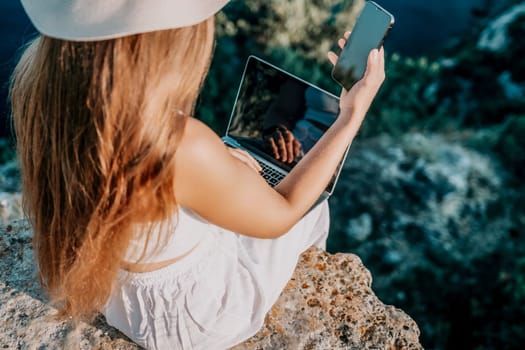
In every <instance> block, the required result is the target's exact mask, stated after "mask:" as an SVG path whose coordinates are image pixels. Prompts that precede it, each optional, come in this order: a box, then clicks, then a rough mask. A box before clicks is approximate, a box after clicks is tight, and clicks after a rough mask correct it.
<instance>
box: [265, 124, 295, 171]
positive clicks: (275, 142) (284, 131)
mask: <svg viewBox="0 0 525 350" xmlns="http://www.w3.org/2000/svg"><path fill="white" fill-rule="evenodd" d="M263 139H264V140H265V141H266V142H267V143H268V144H269V146H270V148H271V149H272V153H273V156H274V157H275V159H277V160H280V161H281V162H283V163H292V162H293V161H295V160H296V159H297V158H298V157H299V156H300V155H301V143H300V142H299V141H298V140H297V139H296V138H295V136H294V134H293V133H292V132H291V131H290V130H289V129H288V128H287V127H286V126H284V125H282V124H281V125H278V126H276V127H274V128H273V130H272V131H271V132H270V133H268V134H267V135H265V136H263Z"/></svg>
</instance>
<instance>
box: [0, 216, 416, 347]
mask: <svg viewBox="0 0 525 350" xmlns="http://www.w3.org/2000/svg"><path fill="white" fill-rule="evenodd" d="M31 237H32V233H31V229H30V227H29V225H28V224H27V222H25V221H22V220H19V221H13V222H12V223H11V224H9V225H4V226H2V227H1V228H0V348H3V349H70V348H75V349H138V348H139V347H138V346H137V345H135V344H134V343H132V342H131V341H130V340H129V339H127V338H126V337H125V336H124V335H123V334H121V333H120V332H118V331H117V330H115V329H114V328H112V327H110V326H108V325H107V324H106V323H105V321H104V318H103V317H102V316H100V317H99V318H97V319H96V320H95V322H93V324H91V325H88V324H81V325H80V326H79V327H78V328H76V329H73V328H72V327H71V325H70V324H69V323H68V322H65V321H57V320H54V319H53V314H54V312H55V310H54V309H53V308H52V307H51V306H50V305H48V303H47V300H46V297H45V295H44V293H43V292H42V290H41V289H40V287H39V284H38V281H37V279H36V278H35V264H34V256H33V249H32V246H31ZM371 284H372V277H371V274H370V272H369V271H368V270H367V269H366V268H365V267H364V266H363V264H362V262H361V260H360V259H359V258H358V257H357V256H355V255H353V254H335V255H331V254H328V253H326V252H325V251H322V250H320V249H318V248H310V249H309V250H307V251H306V252H304V253H303V254H302V256H301V259H300V261H299V264H298V266H297V269H296V271H295V273H294V275H293V278H292V279H291V280H290V282H289V283H288V285H287V286H286V288H285V290H284V292H283V293H282V294H281V296H280V298H279V300H278V301H277V303H276V304H275V305H274V307H273V308H272V310H271V311H270V312H269V313H268V315H267V317H266V322H265V324H264V326H263V327H262V328H261V330H259V332H258V333H257V334H256V335H254V336H253V337H252V338H250V339H248V340H247V341H246V342H244V343H242V344H239V345H237V346H236V347H235V348H234V349H235V350H240V349H285V348H287V349H421V348H422V347H421V345H420V344H419V340H418V338H419V329H418V326H417V325H416V323H415V322H414V321H413V320H412V319H411V318H410V317H409V316H407V315H406V314H405V313H404V312H403V311H401V310H399V309H396V308H395V307H393V306H388V305H384V304H383V303H382V302H381V301H380V300H379V299H378V298H377V297H376V295H375V294H374V292H373V291H372V289H371Z"/></svg>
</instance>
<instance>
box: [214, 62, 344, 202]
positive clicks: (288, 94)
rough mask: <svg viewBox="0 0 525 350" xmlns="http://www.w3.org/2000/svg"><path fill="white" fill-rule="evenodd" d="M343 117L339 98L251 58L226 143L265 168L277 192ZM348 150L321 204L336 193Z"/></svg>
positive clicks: (247, 64) (267, 178) (321, 198)
mask: <svg viewBox="0 0 525 350" xmlns="http://www.w3.org/2000/svg"><path fill="white" fill-rule="evenodd" d="M338 114H339V98H338V97H336V96H335V95H333V94H331V93H329V92H327V91H325V90H322V89H320V88H318V87H316V86H314V85H312V84H310V83H308V82H306V81H304V80H302V79H300V78H298V77H296V76H294V75H292V74H290V73H288V72H286V71H284V70H282V69H280V68H278V67H276V66H274V65H272V64H270V63H268V62H266V61H264V60H262V59H261V58H258V57H256V56H250V57H248V60H247V63H246V66H245V68H244V72H243V75H242V78H241V83H240V86H239V90H238V92H237V97H236V99H235V103H234V106H233V111H232V114H231V117H230V120H229V123H228V127H227V129H226V134H225V136H223V137H222V140H223V142H224V143H225V144H226V145H228V146H229V147H233V148H239V149H242V150H245V151H247V152H248V153H250V154H251V155H252V156H253V158H255V159H256V160H257V161H258V162H259V164H260V165H261V167H262V169H263V170H262V174H261V175H262V176H263V177H264V179H265V180H266V182H267V183H268V184H269V185H271V186H272V187H274V186H276V185H277V184H279V182H280V181H281V180H282V179H283V178H284V177H285V176H286V175H287V174H288V173H289V172H290V171H291V170H292V169H293V167H294V166H295V165H296V164H297V163H298V162H299V161H300V160H301V159H302V158H303V157H304V156H305V154H307V153H308V152H309V151H310V149H312V147H313V146H314V145H315V144H316V143H317V141H318V140H319V139H320V138H321V136H322V135H323V134H324V133H325V131H326V130H327V129H328V128H329V127H330V125H331V124H332V123H333V122H334V121H335V119H336V117H337V115H338ZM348 149H349V147H348V148H347V150H346V152H345V155H344V156H343V158H342V159H341V161H340V163H339V166H338V167H337V169H336V171H335V172H334V174H333V176H332V179H331V180H330V182H329V184H328V185H327V186H326V188H325V190H324V192H323V194H322V195H321V197H320V198H319V199H318V201H317V202H316V204H318V203H320V202H321V201H323V200H324V199H326V198H328V197H329V196H330V195H331V194H332V193H333V191H334V188H335V184H336V182H337V179H338V177H339V174H340V171H341V168H342V165H343V162H344V160H345V159H346V156H347V154H348ZM314 207H315V205H314Z"/></svg>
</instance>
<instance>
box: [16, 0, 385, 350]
mask: <svg viewBox="0 0 525 350" xmlns="http://www.w3.org/2000/svg"><path fill="white" fill-rule="evenodd" d="M22 3H23V5H24V8H25V9H26V12H27V13H28V15H29V17H30V19H31V20H32V21H33V23H34V24H35V26H36V27H37V29H38V30H39V31H40V33H41V35H40V36H39V37H38V38H36V39H35V40H34V41H33V42H32V43H31V44H30V45H29V46H28V47H27V49H26V51H25V52H24V54H23V56H22V58H21V60H20V62H19V64H18V66H17V67H16V70H15V72H14V75H13V80H12V85H11V99H12V110H13V117H14V124H15V129H16V136H17V142H18V152H19V156H20V160H21V166H22V177H23V196H24V201H25V208H26V211H27V213H28V215H29V217H30V220H31V222H32V224H33V228H34V248H35V252H36V256H37V261H38V269H39V273H40V278H41V281H42V283H43V286H44V287H45V288H46V289H47V290H48V292H49V294H50V297H51V299H52V301H53V302H54V303H55V305H56V306H57V308H58V309H59V310H60V314H61V315H62V316H69V317H72V318H73V320H79V319H85V318H88V319H89V318H90V317H92V316H93V315H94V314H95V313H96V312H97V311H102V312H103V313H104V314H105V316H106V319H107V321H108V322H109V323H110V324H112V325H114V326H115V327H117V328H119V329H120V330H121V331H122V332H124V333H125V334H126V335H128V336H129V337H130V338H131V339H132V340H134V341H135V342H137V343H138V344H140V345H142V346H144V347H146V348H148V349H168V348H176V349H178V348H184V349H190V348H196V349H222V348H227V347H230V346H233V345H235V344H237V343H239V342H242V341H243V340H245V339H247V338H249V337H250V336H251V335H253V334H255V333H256V332H257V330H258V329H259V328H260V327H261V325H262V324H263V320H264V316H265V314H266V312H267V311H268V310H269V309H270V307H271V306H272V304H273V303H274V302H275V301H276V300H277V297H278V296H279V293H280V292H281V291H282V289H283V288H284V286H285V284H286V282H287V281H288V279H289V278H290V277H291V275H292V272H293V270H294V268H295V264H296V263H297V260H298V257H299V255H300V253H301V252H302V251H304V250H305V249H307V248H308V247H309V246H311V245H312V244H316V245H318V246H323V245H324V241H325V240H326V235H327V233H328V212H327V209H328V208H327V204H326V203H323V204H321V205H319V206H317V207H316V208H315V209H314V210H312V211H310V212H309V213H308V214H306V215H305V213H306V212H307V211H308V209H309V208H310V207H311V206H312V204H313V203H314V202H315V201H316V199H317V198H318V196H319V195H320V194H321V192H322V191H323V189H324V188H325V186H326V184H327V183H328V181H329V180H330V177H331V175H332V174H333V172H334V169H335V168H336V166H337V164H338V162H339V160H340V159H341V157H342V156H343V154H344V152H345V149H346V147H347V146H348V144H349V143H350V142H351V141H352V139H353V138H354V137H355V135H356V133H357V131H358V129H359V127H360V125H361V122H362V120H363V118H364V116H365V113H366V111H367V110H368V108H369V106H370V103H371V102H372V100H373V98H374V96H375V95H376V93H377V90H378V89H379V87H380V85H381V84H382V81H383V79H384V58H383V51H382V50H380V51H378V50H373V51H372V52H371V54H370V56H369V60H368V70H367V72H366V74H365V77H364V78H363V79H362V80H361V81H360V82H358V83H357V84H356V85H355V86H354V87H353V88H352V89H351V90H350V91H348V92H346V91H343V92H342V94H341V101H340V111H341V112H340V115H339V116H338V118H337V120H336V121H335V123H334V124H333V126H332V127H330V129H329V130H328V131H327V132H326V135H325V136H324V137H323V138H322V139H321V140H320V141H319V143H318V144H317V145H316V146H315V147H314V148H313V149H312V150H311V151H310V152H309V153H308V155H307V156H305V157H304V159H302V160H301V162H300V163H299V164H298V165H297V166H296V167H295V168H294V169H293V171H292V172H290V174H289V175H288V176H287V177H286V178H285V179H284V180H283V181H282V182H281V183H280V184H279V185H278V186H277V187H275V188H271V187H270V186H268V185H267V184H266V182H265V181H264V180H263V178H262V177H261V176H260V174H258V170H259V167H258V165H257V164H256V162H255V160H253V159H252V158H251V157H250V156H249V155H247V154H246V153H242V152H239V151H231V150H229V149H228V148H227V147H225V146H224V145H223V143H222V142H221V140H220V138H219V137H218V136H217V135H216V134H214V133H213V132H212V131H211V130H210V129H209V128H208V127H207V126H206V125H204V124H202V123H201V122H199V121H198V120H196V119H194V118H192V117H191V116H192V115H193V111H194V105H195V101H196V99H197V96H198V93H199V89H200V88H201V85H202V81H203V79H204V77H205V75H206V72H207V70H208V66H209V62H210V58H211V53H212V48H213V42H214V39H213V32H214V28H213V15H214V13H215V12H216V11H218V10H219V9H220V8H221V7H222V6H223V5H224V4H225V3H226V1H225V0H206V1H204V0H201V1H193V0H179V1H174V0H156V1H154V2H152V1H149V2H143V1H138V0H137V1H132V0H129V1H118V2H109V1H105V0H97V1H94V0H91V1H89V2H88V1H87V0H77V1H70V0H22ZM347 35H348V33H347ZM344 43H345V40H344V39H340V41H339V45H340V46H341V47H342V46H343V45H344ZM328 57H329V59H330V61H331V62H332V63H335V62H336V60H337V56H336V55H335V54H334V53H329V55H328Z"/></svg>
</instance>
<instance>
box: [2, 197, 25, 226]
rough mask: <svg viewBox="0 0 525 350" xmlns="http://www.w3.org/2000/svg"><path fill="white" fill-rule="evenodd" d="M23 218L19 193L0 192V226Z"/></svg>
mask: <svg viewBox="0 0 525 350" xmlns="http://www.w3.org/2000/svg"><path fill="white" fill-rule="evenodd" d="M23 216H24V214H23V211H22V196H21V195H20V193H8V192H0V224H4V225H5V224H8V223H9V222H11V221H13V220H17V219H21V218H22V217H23Z"/></svg>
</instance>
